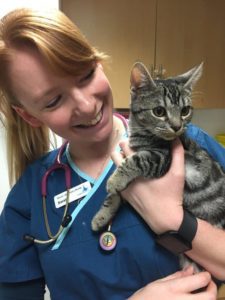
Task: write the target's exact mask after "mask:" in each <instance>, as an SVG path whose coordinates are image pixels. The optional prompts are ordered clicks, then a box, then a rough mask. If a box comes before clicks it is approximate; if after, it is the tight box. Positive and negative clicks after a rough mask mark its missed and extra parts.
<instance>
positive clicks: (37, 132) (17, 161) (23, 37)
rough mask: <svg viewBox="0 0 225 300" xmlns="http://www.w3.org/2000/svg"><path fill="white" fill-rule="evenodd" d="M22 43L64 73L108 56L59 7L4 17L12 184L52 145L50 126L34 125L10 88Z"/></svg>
mask: <svg viewBox="0 0 225 300" xmlns="http://www.w3.org/2000/svg"><path fill="white" fill-rule="evenodd" d="M20 45H25V46H28V47H32V48H35V49H36V50H37V51H39V53H40V54H41V55H42V56H43V58H44V59H45V60H46V62H47V64H48V65H49V67H50V68H51V69H52V70H53V71H54V72H57V73H58V74H61V75H64V74H65V75H66V74H67V75H74V76H76V75H79V74H80V73H81V72H82V70H83V69H84V68H85V67H87V66H89V65H90V64H93V62H99V61H102V60H104V59H105V58H106V56H105V54H104V53H101V52H99V51H98V50H97V49H96V48H94V47H92V46H91V45H90V44H89V43H88V41H87V40H86V38H85V37H84V35H83V34H82V33H81V32H80V30H79V29H78V28H77V27H76V25H75V24H74V23H73V22H72V21H71V20H70V19H69V18H68V17H67V16H65V14H63V13H62V12H61V11H59V10H51V11H50V10H49V11H37V10H32V9H27V8H24V9H16V10H13V11H11V12H10V13H8V14H7V15H5V16H4V17H3V18H2V19H1V21H0V120H1V121H2V123H3V125H4V127H5V129H6V142H7V161H8V173H9V182H10V185H12V184H14V183H15V182H16V181H17V179H18V178H19V177H20V176H21V174H22V173H23V171H24V169H25V168H26V167H27V165H28V164H30V163H31V162H33V161H34V160H35V159H37V158H39V157H40V156H42V155H43V154H45V153H46V152H48V151H49V147H50V136H49V129H48V128H47V127H46V126H41V127H38V128H34V127H31V126H30V125H29V124H27V123H26V122H25V121H24V120H23V119H22V118H21V117H20V116H19V115H18V114H17V113H16V112H15V110H14V109H13V108H12V106H20V107H21V104H20V103H19V101H18V99H17V97H16V95H15V94H14V93H13V91H12V90H11V88H10V78H9V76H8V72H7V70H8V66H9V64H10V57H11V55H13V52H12V50H13V49H15V48H16V47H18V46H20Z"/></svg>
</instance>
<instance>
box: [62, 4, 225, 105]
mask: <svg viewBox="0 0 225 300" xmlns="http://www.w3.org/2000/svg"><path fill="white" fill-rule="evenodd" d="M61 7H62V10H63V11H64V12H65V13H66V14H67V15H68V16H69V17H70V18H71V19H72V20H73V21H74V22H75V23H76V24H77V25H78V26H79V27H80V28H81V30H82V31H83V33H84V34H85V35H86V36H87V38H88V39H89V40H90V41H91V43H92V44H93V45H95V46H96V47H97V48H99V49H100V50H101V51H104V52H106V53H107V54H108V55H109V56H110V58H111V59H110V62H109V65H108V66H106V67H105V71H106V73H107V75H108V78H109V80H110V83H111V85H112V88H113V94H114V104H115V107H116V108H127V107H128V106H129V101H130V100H129V99H130V96H129V87H130V84H129V79H130V70H131V67H132V65H133V63H134V62H135V61H137V60H140V61H142V62H144V63H145V64H146V66H147V67H148V68H149V69H153V70H156V69H159V68H160V66H162V68H163V69H165V70H166V72H165V74H164V75H165V76H166V77H167V76H173V75H177V74H181V73H184V72H185V71H187V70H189V69H190V68H191V67H193V66H195V65H197V64H200V63H201V62H202V61H204V74H203V76H202V78H201V80H200V82H199V84H198V85H197V87H196V96H195V97H194V106H195V107H199V108H224V107H225V87H224V85H225V1H224V0H214V1H212V0H189V1H186V0H142V1H141V2H140V1H138V0H122V1H119V0H115V1H105V0H85V1H83V0H73V1H71V0H62V1H61Z"/></svg>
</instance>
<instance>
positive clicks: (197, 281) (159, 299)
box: [129, 267, 217, 300]
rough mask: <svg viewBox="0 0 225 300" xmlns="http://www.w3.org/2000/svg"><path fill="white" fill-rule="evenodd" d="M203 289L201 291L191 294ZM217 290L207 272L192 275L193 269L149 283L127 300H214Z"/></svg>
mask: <svg viewBox="0 0 225 300" xmlns="http://www.w3.org/2000/svg"><path fill="white" fill-rule="evenodd" d="M200 288H205V289H204V290H203V291H201V292H198V293H195V294H192V292H194V291H196V290H198V289H200ZM216 295H217V288H216V285H215V284H214V282H213V281H212V280H211V276H210V274H209V273H208V272H201V273H198V274H195V275H193V268H192V267H189V268H188V269H187V270H184V271H179V272H176V273H174V274H172V275H170V276H167V277H165V278H163V279H160V280H156V281H154V282H152V283H149V284H148V285H146V286H145V287H144V288H142V289H140V290H138V291H137V292H136V293H135V294H134V295H132V296H131V297H130V298H129V300H148V299H149V300H165V299H173V300H188V299H190V300H198V299H199V300H215V299H216Z"/></svg>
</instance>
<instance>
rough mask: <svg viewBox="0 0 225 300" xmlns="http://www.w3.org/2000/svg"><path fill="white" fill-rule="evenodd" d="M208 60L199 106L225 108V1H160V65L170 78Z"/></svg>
mask: <svg viewBox="0 0 225 300" xmlns="http://www.w3.org/2000/svg"><path fill="white" fill-rule="evenodd" d="M202 61H204V72H203V76H202V78H201V80H200V81H199V84H198V85H197V86H196V89H195V90H196V92H199V93H196V97H194V106H195V107H204V108H222V107H225V1H224V0H214V1H212V0H189V1H187V0H169V1H168V0H158V7H157V37H156V66H157V65H159V64H163V67H164V68H165V69H166V76H170V75H176V74H180V73H183V72H185V71H186V70H188V69H190V68H191V67H192V66H195V65H197V64H200V63H201V62H202Z"/></svg>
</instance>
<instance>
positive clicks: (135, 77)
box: [130, 62, 156, 90]
mask: <svg viewBox="0 0 225 300" xmlns="http://www.w3.org/2000/svg"><path fill="white" fill-rule="evenodd" d="M130 84H131V90H135V89H137V88H141V87H144V86H146V85H148V86H150V87H152V88H155V87H156V84H155V82H154V80H153V79H152V77H151V75H150V73H149V72H148V69H147V68H146V67H145V65H144V64H143V63H141V62H136V63H135V64H134V65H133V67H132V70H131V76H130Z"/></svg>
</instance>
